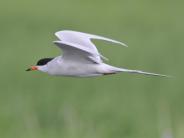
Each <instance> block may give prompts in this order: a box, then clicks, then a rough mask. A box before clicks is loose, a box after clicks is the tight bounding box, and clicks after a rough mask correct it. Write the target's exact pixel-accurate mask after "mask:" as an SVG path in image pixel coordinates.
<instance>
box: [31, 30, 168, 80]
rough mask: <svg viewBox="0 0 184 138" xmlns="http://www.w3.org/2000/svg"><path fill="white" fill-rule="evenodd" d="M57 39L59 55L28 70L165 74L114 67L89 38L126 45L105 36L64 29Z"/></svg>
mask: <svg viewBox="0 0 184 138" xmlns="http://www.w3.org/2000/svg"><path fill="white" fill-rule="evenodd" d="M55 35H56V36H57V37H58V39H59V40H57V41H54V44H56V45H57V46H58V47H59V48H60V49H61V50H62V51H63V54H62V55H61V56H58V57H55V58H53V59H52V60H50V61H49V62H46V64H42V65H37V66H34V67H32V68H31V69H28V70H40V71H42V72H46V73H48V74H50V75H63V76H74V77H90V76H101V75H108V74H115V73H118V72H129V73H139V74H145V75H153V76H166V75H161V74H156V73H149V72H144V71H140V70H129V69H124V68H118V67H114V66H111V65H108V64H105V63H104V62H103V59H107V58H106V57H104V56H103V55H101V54H100V53H99V52H98V50H97V48H96V46H95V44H94V43H93V42H92V41H91V39H99V40H104V41H108V42H111V43H116V44H120V45H123V46H126V47H127V45H125V44H124V43H122V42H119V41H116V40H113V39H109V38H106V37H102V36H98V35H92V34H87V33H82V32H76V31H70V30H64V31H59V32H56V33H55Z"/></svg>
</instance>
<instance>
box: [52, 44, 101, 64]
mask: <svg viewBox="0 0 184 138" xmlns="http://www.w3.org/2000/svg"><path fill="white" fill-rule="evenodd" d="M54 44H56V45H57V46H58V47H59V48H60V49H62V51H63V55H62V59H63V60H65V61H66V60H67V61H69V62H78V63H79V62H81V63H101V62H102V61H101V60H98V57H99V55H98V53H91V51H90V50H88V49H87V48H84V47H82V46H81V45H78V44H73V43H69V42H65V41H54Z"/></svg>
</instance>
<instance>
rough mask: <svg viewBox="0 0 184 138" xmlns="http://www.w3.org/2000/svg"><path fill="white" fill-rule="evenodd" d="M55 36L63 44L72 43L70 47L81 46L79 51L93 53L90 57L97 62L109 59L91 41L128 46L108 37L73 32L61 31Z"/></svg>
mask: <svg viewBox="0 0 184 138" xmlns="http://www.w3.org/2000/svg"><path fill="white" fill-rule="evenodd" d="M55 35H56V36H57V37H58V38H59V39H60V40H61V41H62V42H65V43H70V45H73V46H75V47H78V46H79V49H81V50H85V51H88V52H89V53H91V55H90V56H91V58H93V59H94V60H95V61H96V62H102V60H101V58H103V59H107V58H105V57H104V56H102V55H101V54H100V53H99V52H98V50H97V48H96V46H95V45H94V43H93V42H92V41H91V39H99V40H104V41H108V42H112V43H116V44H120V45H123V46H126V45H125V44H124V43H122V42H119V41H116V40H113V39H109V38H106V37H102V36H98V35H93V34H87V33H82V32H77V31H71V30H64V31H59V32H56V33H55Z"/></svg>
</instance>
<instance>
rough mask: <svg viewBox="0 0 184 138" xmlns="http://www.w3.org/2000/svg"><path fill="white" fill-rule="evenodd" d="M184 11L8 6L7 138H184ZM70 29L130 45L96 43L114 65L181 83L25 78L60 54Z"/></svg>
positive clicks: (177, 4)
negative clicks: (61, 36) (61, 35)
mask: <svg viewBox="0 0 184 138" xmlns="http://www.w3.org/2000/svg"><path fill="white" fill-rule="evenodd" d="M183 4H184V2H182V1H179V0H177V1H168V0H160V1H152V0H140V1H131V0H117V1H105V0H101V1H97V0H93V1H84V0H76V1H74V0H73V1H72V0H62V1H59V0H53V1H44V0H40V1H36V0H31V1H23V0H15V1H10V0H7V1H1V2H0V17H1V19H0V45H1V47H0V63H1V69H0V75H1V77H0V83H1V86H0V137H2V138H61V137H63V138H122V137H123V138H168V137H166V135H172V136H173V137H174V138H183V135H184V132H183V129H184V108H183V104H184V100H183V97H184V86H183V82H184V79H183V78H184V76H183V68H184V64H183V58H184V55H183V51H184V47H183V33H184V31H183V30H184V27H183V24H184V19H183V12H184V10H183ZM64 29H71V30H77V31H82V32H89V33H93V34H99V35H103V36H107V37H110V38H114V39H117V40H120V41H123V42H125V43H126V44H127V45H128V46H129V47H128V48H125V47H121V46H116V45H112V44H108V43H104V42H99V41H95V43H96V44H97V45H98V48H99V50H100V51H101V53H104V54H103V55H104V56H106V57H108V58H109V59H110V61H109V63H110V64H112V65H116V66H119V67H127V68H130V69H141V70H145V71H150V72H156V73H162V74H168V75H173V76H175V77H174V78H172V79H168V78H159V77H147V76H142V75H133V74H124V73H122V74H118V75H112V76H104V77H98V78H84V79H81V78H66V77H53V76H48V75H47V74H44V73H41V72H25V69H26V68H27V67H28V66H30V65H33V64H35V63H36V61H37V60H38V59H40V58H43V57H47V56H48V57H52V56H56V55H59V54H60V51H59V49H57V47H55V46H54V45H53V44H52V41H54V40H55V39H56V37H55V36H54V32H56V31H58V30H64ZM111 45H112V46H111Z"/></svg>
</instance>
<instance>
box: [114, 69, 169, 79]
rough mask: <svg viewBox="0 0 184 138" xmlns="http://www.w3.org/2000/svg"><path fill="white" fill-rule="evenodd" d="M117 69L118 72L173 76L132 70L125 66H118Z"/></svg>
mask: <svg viewBox="0 0 184 138" xmlns="http://www.w3.org/2000/svg"><path fill="white" fill-rule="evenodd" d="M116 71H117V72H127V73H135V74H143V75H150V76H161V77H171V76H168V75H163V74H157V73H151V72H145V71H141V70H130V69H124V68H116Z"/></svg>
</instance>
